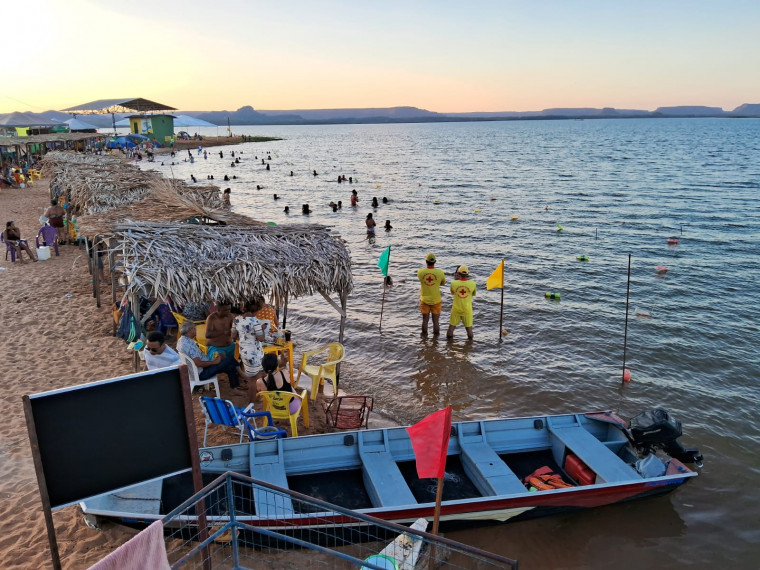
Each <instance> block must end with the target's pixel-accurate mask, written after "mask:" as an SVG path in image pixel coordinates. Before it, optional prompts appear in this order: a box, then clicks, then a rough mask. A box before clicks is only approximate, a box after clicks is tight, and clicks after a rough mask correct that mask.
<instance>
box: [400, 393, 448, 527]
mask: <svg viewBox="0 0 760 570" xmlns="http://www.w3.org/2000/svg"><path fill="white" fill-rule="evenodd" d="M406 431H407V433H408V434H409V439H411V440H412V449H413V450H414V457H415V460H416V462H417V476H418V477H419V478H420V479H428V478H433V477H435V478H437V479H438V488H437V490H436V493H435V511H434V513H433V530H432V534H438V520H439V519H440V518H441V499H442V497H443V480H444V478H445V475H446V455H447V454H448V451H449V437H450V436H451V406H447V407H446V408H444V409H443V410H438V411H437V412H433V413H432V414H430V415H429V416H428V417H426V418H425V419H423V420H422V421H420V422H417V423H416V424H414V425H413V426H409V427H408V428H406Z"/></svg>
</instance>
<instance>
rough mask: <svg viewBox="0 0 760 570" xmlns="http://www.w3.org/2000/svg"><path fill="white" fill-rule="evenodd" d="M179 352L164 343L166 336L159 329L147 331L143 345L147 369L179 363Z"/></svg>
mask: <svg viewBox="0 0 760 570" xmlns="http://www.w3.org/2000/svg"><path fill="white" fill-rule="evenodd" d="M181 363H182V361H181V360H180V358H179V354H177V353H176V352H174V350H172V348H171V347H170V346H169V345H167V344H166V337H164V334H163V333H162V332H159V331H153V332H151V333H148V342H147V343H146V345H145V365H146V366H147V367H148V370H155V369H156V368H165V367H167V366H176V365H178V364H181Z"/></svg>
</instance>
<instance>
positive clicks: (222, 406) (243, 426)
mask: <svg viewBox="0 0 760 570" xmlns="http://www.w3.org/2000/svg"><path fill="white" fill-rule="evenodd" d="M200 402H201V410H203V415H204V416H205V417H206V429H205V430H204V432H203V447H206V437H207V435H208V426H210V425H211V424H217V425H221V426H226V427H232V428H235V429H237V430H239V431H240V443H242V442H243V435H244V434H246V433H247V434H248V440H249V441H253V440H255V439H275V438H276V439H280V438H282V437H285V436H287V432H286V431H285V430H284V429H280V428H277V427H274V422H273V421H272V414H270V413H269V412H254V411H253V404H248V406H246V407H245V408H240V407H238V406H235V405H234V404H233V403H232V402H230V401H229V400H223V399H222V398H211V397H209V396H201V397H200ZM259 417H263V418H266V420H267V424H266V425H265V426H264V427H261V428H259V427H257V426H256V419H255V418H259ZM251 421H252V422H253V425H251Z"/></svg>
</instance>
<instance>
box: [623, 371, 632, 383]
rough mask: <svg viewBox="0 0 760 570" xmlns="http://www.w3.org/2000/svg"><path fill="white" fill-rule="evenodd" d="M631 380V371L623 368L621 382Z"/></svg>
mask: <svg viewBox="0 0 760 570" xmlns="http://www.w3.org/2000/svg"><path fill="white" fill-rule="evenodd" d="M630 381H631V371H630V370H628V369H627V368H626V369H625V370H623V382H630Z"/></svg>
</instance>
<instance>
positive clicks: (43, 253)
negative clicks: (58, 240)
mask: <svg viewBox="0 0 760 570" xmlns="http://www.w3.org/2000/svg"><path fill="white" fill-rule="evenodd" d="M37 259H39V260H40V261H42V260H44V259H50V246H49V245H43V246H42V247H38V248H37Z"/></svg>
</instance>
